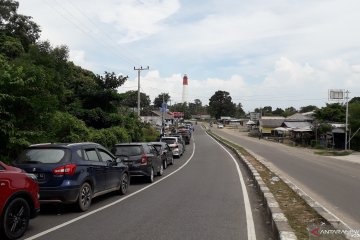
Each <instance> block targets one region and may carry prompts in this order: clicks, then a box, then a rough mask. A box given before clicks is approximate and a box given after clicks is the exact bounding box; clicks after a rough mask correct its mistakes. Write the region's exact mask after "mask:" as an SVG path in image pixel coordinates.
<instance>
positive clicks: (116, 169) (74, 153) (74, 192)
mask: <svg viewBox="0 0 360 240" xmlns="http://www.w3.org/2000/svg"><path fill="white" fill-rule="evenodd" d="M14 165H15V166H17V167H19V168H22V169H24V170H25V171H26V172H29V173H34V174H36V176H37V179H38V181H39V186H40V201H41V202H60V203H76V204H77V206H78V207H79V210H81V211H86V210H88V209H89V208H90V205H91V200H92V198H94V197H96V196H99V195H102V194H105V193H108V192H111V191H118V192H119V193H120V194H125V193H126V192H127V190H128V186H129V183H130V177H129V172H128V167H127V166H126V165H125V164H124V163H122V162H121V161H120V159H116V157H115V156H114V155H112V154H111V153H110V152H109V151H108V150H107V149H105V148H104V147H103V146H101V145H100V144H97V143H71V144H68V143H57V144H49V143H44V144H36V145H32V146H30V147H28V148H27V149H25V151H24V152H23V153H22V154H21V155H20V156H19V157H18V159H17V160H16V161H15V162H14Z"/></svg>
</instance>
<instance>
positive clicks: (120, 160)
mask: <svg viewBox="0 0 360 240" xmlns="http://www.w3.org/2000/svg"><path fill="white" fill-rule="evenodd" d="M122 161H123V160H122V159H121V158H119V157H117V158H116V159H115V162H116V163H121V162H122Z"/></svg>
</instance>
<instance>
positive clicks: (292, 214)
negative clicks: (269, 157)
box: [208, 131, 346, 240]
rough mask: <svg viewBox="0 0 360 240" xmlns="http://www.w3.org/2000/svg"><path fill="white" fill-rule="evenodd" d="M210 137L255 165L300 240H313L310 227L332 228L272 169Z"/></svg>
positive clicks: (223, 140)
mask: <svg viewBox="0 0 360 240" xmlns="http://www.w3.org/2000/svg"><path fill="white" fill-rule="evenodd" d="M208 133H209V134H210V135H213V136H215V137H216V138H218V139H220V140H221V141H222V142H224V143H226V144H227V145H229V146H231V147H233V148H235V149H236V150H238V151H239V152H240V153H241V154H242V155H243V156H245V157H246V159H247V160H248V161H249V162H250V163H251V164H252V165H253V167H254V168H255V169H256V170H257V171H258V172H259V174H260V176H261V178H262V179H263V181H264V182H265V184H266V186H267V187H268V188H269V189H270V192H271V193H272V194H273V195H274V197H275V199H276V201H277V202H278V203H279V205H280V208H281V210H282V211H283V212H284V214H285V216H286V217H287V219H288V221H289V225H290V226H291V227H292V229H293V230H294V232H295V235H296V236H297V238H298V239H311V238H309V230H308V228H309V227H310V226H320V225H321V224H322V223H325V224H326V225H327V226H331V225H330V224H329V223H328V222H327V221H326V219H324V218H323V217H322V216H321V215H319V214H318V213H317V212H316V211H315V210H314V209H313V208H312V207H310V206H309V205H308V204H307V203H306V202H305V200H303V199H302V198H301V197H300V196H299V195H298V194H297V193H296V192H295V191H294V190H292V189H291V188H290V187H289V186H288V185H287V184H286V183H285V182H283V181H282V180H281V179H280V178H278V177H277V176H276V175H275V174H274V173H273V172H272V171H270V169H268V168H267V167H266V166H265V165H263V164H262V163H261V162H259V161H258V160H257V159H256V158H255V157H254V156H252V155H251V154H250V153H248V152H247V151H246V150H245V149H244V148H242V147H240V146H239V145H236V144H234V143H232V142H229V141H227V140H226V139H223V138H221V137H219V136H217V135H216V134H214V133H212V132H210V131H209V132H208ZM317 239H323V238H317ZM324 239H339V240H340V239H346V238H345V237H344V236H342V235H334V236H331V238H329V236H327V238H324Z"/></svg>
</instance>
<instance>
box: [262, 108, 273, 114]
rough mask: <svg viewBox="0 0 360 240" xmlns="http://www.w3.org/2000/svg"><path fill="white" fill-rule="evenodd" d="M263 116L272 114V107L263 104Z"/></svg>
mask: <svg viewBox="0 0 360 240" xmlns="http://www.w3.org/2000/svg"><path fill="white" fill-rule="evenodd" d="M262 114H263V116H271V115H272V107H271V106H265V107H263V109H262Z"/></svg>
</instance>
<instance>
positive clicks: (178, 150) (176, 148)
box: [160, 137, 184, 157]
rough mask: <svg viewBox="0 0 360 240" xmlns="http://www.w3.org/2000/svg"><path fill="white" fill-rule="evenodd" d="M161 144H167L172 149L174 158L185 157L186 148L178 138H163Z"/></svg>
mask: <svg viewBox="0 0 360 240" xmlns="http://www.w3.org/2000/svg"><path fill="white" fill-rule="evenodd" d="M160 142H165V143H167V144H168V145H169V147H170V148H171V150H172V152H173V155H174V156H177V157H181V155H183V153H184V148H183V145H182V144H181V142H180V141H179V139H178V138H177V137H162V138H161V139H160Z"/></svg>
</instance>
